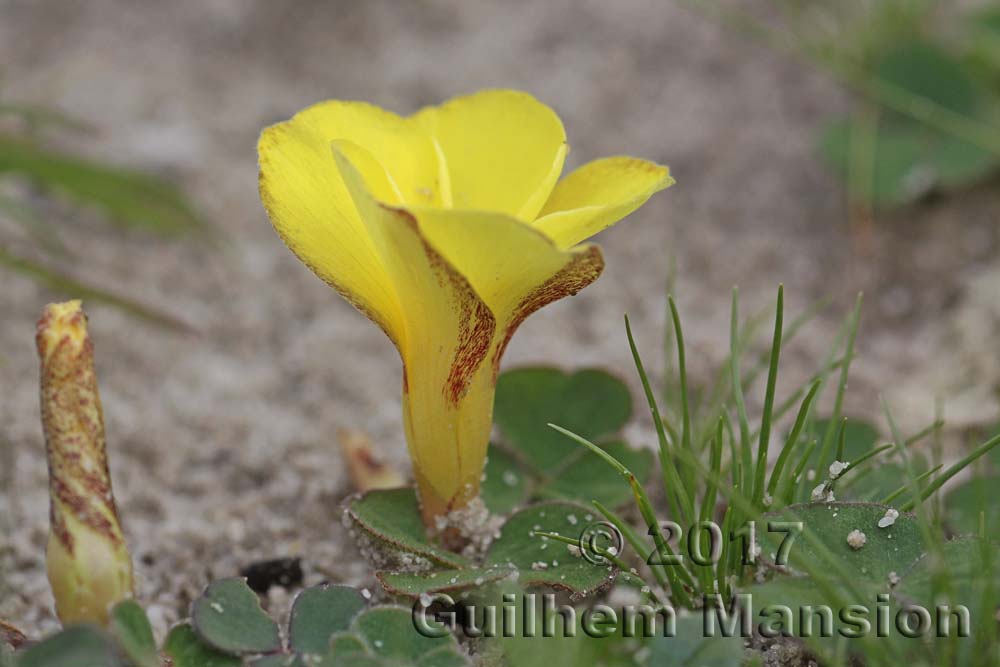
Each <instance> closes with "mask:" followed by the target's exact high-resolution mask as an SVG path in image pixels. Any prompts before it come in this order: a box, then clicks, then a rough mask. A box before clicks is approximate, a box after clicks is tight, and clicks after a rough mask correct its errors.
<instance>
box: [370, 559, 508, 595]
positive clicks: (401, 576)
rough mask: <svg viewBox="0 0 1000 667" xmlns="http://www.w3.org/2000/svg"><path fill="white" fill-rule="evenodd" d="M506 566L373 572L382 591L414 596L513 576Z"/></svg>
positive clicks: (489, 582)
mask: <svg viewBox="0 0 1000 667" xmlns="http://www.w3.org/2000/svg"><path fill="white" fill-rule="evenodd" d="M514 574H515V572H514V571H513V570H512V569H511V568H509V567H506V566H490V567H473V568H467V569H463V570H434V571H432V572H419V573H410V572H385V571H383V572H376V573H375V576H376V578H377V579H378V580H379V583H381V584H382V587H383V588H385V590H386V591H388V592H389V593H392V594H393V595H405V596H408V597H417V596H419V595H421V594H423V593H449V592H457V591H462V590H467V589H469V588H473V587H479V586H483V585H485V584H491V583H493V582H496V581H500V580H502V579H506V578H507V577H510V576H512V575H514Z"/></svg>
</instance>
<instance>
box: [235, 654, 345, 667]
mask: <svg viewBox="0 0 1000 667" xmlns="http://www.w3.org/2000/svg"><path fill="white" fill-rule="evenodd" d="M325 664H326V663H324V662H320V663H315V662H312V663H310V662H307V661H306V659H305V658H304V657H303V656H302V654H300V653H276V654H275V655H265V656H264V657H263V658H258V659H256V660H254V661H252V662H251V663H250V667H315V666H316V665H325Z"/></svg>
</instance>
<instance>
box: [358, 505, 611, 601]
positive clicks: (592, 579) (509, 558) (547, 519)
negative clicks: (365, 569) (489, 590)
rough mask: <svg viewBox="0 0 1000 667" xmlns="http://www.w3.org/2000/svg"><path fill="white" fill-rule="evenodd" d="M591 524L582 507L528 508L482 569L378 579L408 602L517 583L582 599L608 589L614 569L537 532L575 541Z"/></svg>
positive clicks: (386, 574)
mask: <svg viewBox="0 0 1000 667" xmlns="http://www.w3.org/2000/svg"><path fill="white" fill-rule="evenodd" d="M592 521H594V516H593V514H591V511H590V510H588V509H587V508H586V507H584V506H582V505H577V504H574V503H567V502H547V503H540V504H538V505H532V506H530V507H526V508H524V509H522V510H520V511H518V512H516V513H515V514H513V515H512V516H511V517H510V518H509V519H507V522H506V523H505V524H504V525H503V526H502V527H501V528H500V532H499V535H498V536H497V538H496V539H494V540H493V543H492V544H491V545H490V547H489V549H488V550H487V552H486V557H485V562H484V563H482V564H481V565H478V566H474V567H467V568H448V569H437V570H433V571H430V572H420V573H412V572H391V571H381V572H378V573H376V576H377V578H378V580H379V581H380V582H381V583H382V586H383V587H384V588H385V589H386V590H387V591H389V592H390V593H393V594H395V595H405V596H408V597H417V596H419V595H421V594H423V593H439V592H444V593H454V592H460V591H464V590H468V589H472V588H479V587H480V586H483V585H485V584H490V583H496V582H500V581H503V580H505V579H516V580H517V581H518V582H519V583H520V585H521V586H525V587H531V586H540V587H545V588H554V589H559V590H564V591H567V592H569V593H570V594H571V597H572V599H582V598H585V597H589V596H591V595H593V594H595V593H597V592H598V591H601V590H603V589H605V588H606V587H608V586H610V585H611V584H612V583H613V582H614V580H615V577H616V575H617V569H616V568H614V567H610V566H607V565H594V564H593V563H591V562H589V561H587V560H584V559H583V558H581V557H580V556H579V551H578V550H575V549H572V548H571V547H568V545H566V544H564V543H562V542H557V541H556V540H552V539H549V538H547V537H544V536H542V535H541V534H540V533H557V534H560V535H566V536H568V537H572V538H574V539H576V538H577V537H579V535H580V534H581V533H582V532H583V531H584V529H585V528H586V527H587V525H588V524H589V523H590V522H592Z"/></svg>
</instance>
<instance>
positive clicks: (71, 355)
mask: <svg viewBox="0 0 1000 667" xmlns="http://www.w3.org/2000/svg"><path fill="white" fill-rule="evenodd" d="M49 324H50V321H49V314H48V313H46V316H45V317H43V318H42V319H41V320H40V321H39V335H38V348H39V353H40V356H41V359H42V368H41V403H42V423H43V426H44V431H45V444H46V449H47V454H48V459H49V485H50V496H51V507H50V511H49V516H50V522H51V530H52V533H53V535H54V536H55V537H56V539H58V540H59V542H60V543H61V544H62V545H63V546H64V547H65V549H66V550H67V552H68V553H70V554H72V553H73V547H74V542H75V541H74V539H73V535H72V533H71V532H70V530H69V527H68V525H67V518H68V517H69V516H72V517H73V518H74V519H75V520H76V521H79V522H80V523H82V524H83V525H85V526H87V527H88V528H90V529H91V530H93V531H94V532H96V533H98V534H100V535H102V536H103V537H104V538H105V539H107V540H108V541H109V542H110V543H112V544H114V545H116V546H118V545H121V543H122V536H121V532H120V528H119V527H118V526H119V524H118V510H117V507H116V505H115V502H114V497H113V495H112V492H111V478H110V475H109V474H108V461H107V454H106V452H105V449H104V418H103V414H102V413H101V403H100V396H99V394H98V387H97V376H96V373H95V372H94V361H93V358H94V347H93V343H92V342H91V341H90V339H89V338H86V339H84V340H83V341H82V345H80V346H79V347H78V348H76V349H74V348H75V346H74V345H73V344H72V343H71V341H70V339H69V336H68V335H67V336H63V337H61V338H59V339H58V340H57V341H55V342H53V341H52V340H51V339H50V338H49V337H47V336H45V335H43V333H42V331H43V329H44V328H45V327H48V326H49ZM87 463H89V464H90V465H89V466H88V465H86V464H87Z"/></svg>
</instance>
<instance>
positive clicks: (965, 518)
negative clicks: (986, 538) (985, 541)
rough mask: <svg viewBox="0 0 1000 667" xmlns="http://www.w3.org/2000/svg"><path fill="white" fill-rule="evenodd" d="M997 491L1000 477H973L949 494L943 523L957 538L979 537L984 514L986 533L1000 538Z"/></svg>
mask: <svg viewBox="0 0 1000 667" xmlns="http://www.w3.org/2000/svg"><path fill="white" fill-rule="evenodd" d="M994 451H996V450H994ZM997 488H1000V475H994V476H990V477H974V478H972V479H970V480H969V481H968V482H966V483H965V484H962V485H961V486H959V487H957V488H956V489H954V490H953V491H951V492H949V493H948V495H947V496H945V499H944V511H945V515H944V521H945V523H946V524H947V525H948V528H949V529H950V530H951V531H952V532H953V533H955V534H957V535H978V534H979V513H980V512H983V513H984V514H985V518H986V534H987V535H1000V512H997V511H996V509H995V507H994V505H993V499H994V497H993V492H994V491H995V490H996V489H997Z"/></svg>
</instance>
